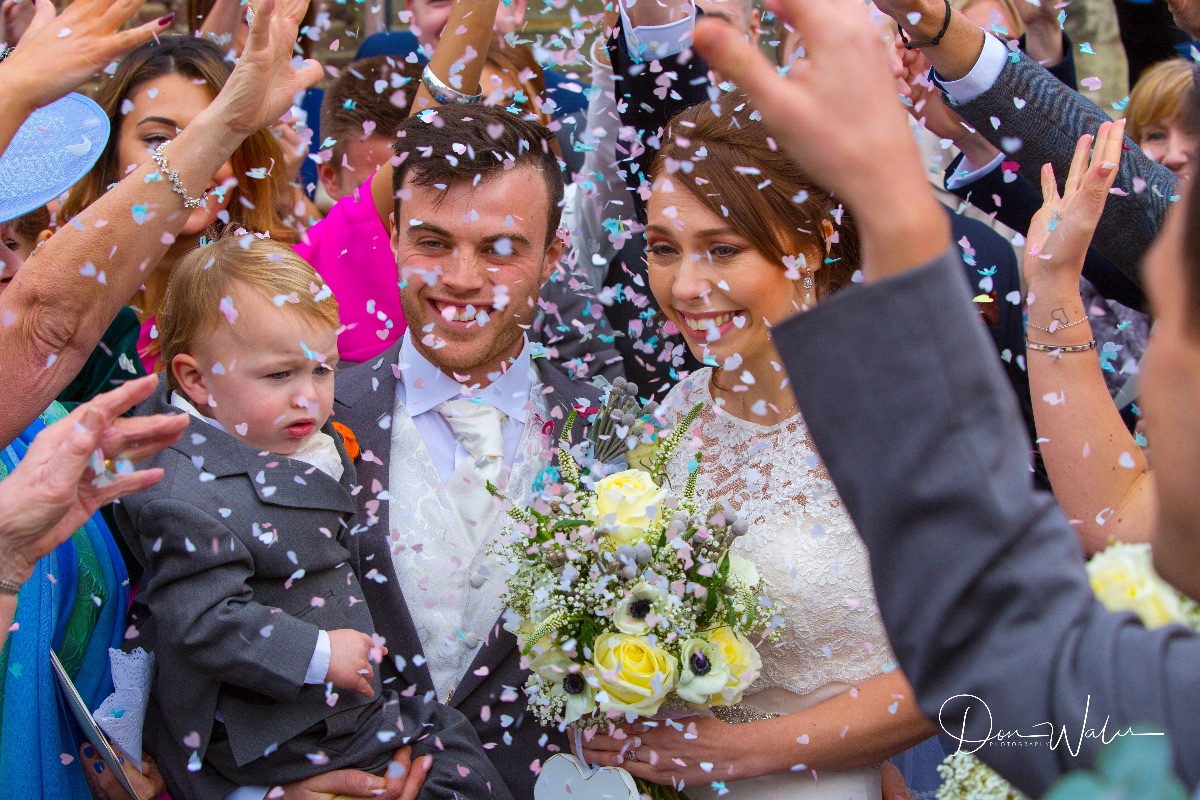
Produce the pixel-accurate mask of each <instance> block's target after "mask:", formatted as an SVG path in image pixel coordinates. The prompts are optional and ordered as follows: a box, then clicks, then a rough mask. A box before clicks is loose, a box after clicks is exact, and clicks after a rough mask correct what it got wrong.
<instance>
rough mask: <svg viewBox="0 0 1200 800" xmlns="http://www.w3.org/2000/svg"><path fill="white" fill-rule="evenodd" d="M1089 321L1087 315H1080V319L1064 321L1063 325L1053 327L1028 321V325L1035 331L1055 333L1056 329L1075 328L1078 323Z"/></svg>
mask: <svg viewBox="0 0 1200 800" xmlns="http://www.w3.org/2000/svg"><path fill="white" fill-rule="evenodd" d="M1087 321H1088V318H1087V317H1086V316H1085V317H1080V318H1079V319H1077V320H1075V321H1074V322H1064V323H1062V324H1061V325H1055V326H1054V327H1053V328H1043V327H1042V326H1041V325H1034V324H1033V323H1032V322H1030V323H1028V325H1029V327H1031V328H1033V329H1034V330H1035V331H1041V332H1043V333H1054V332H1055V331H1062V330H1066V329H1067V328H1074V327H1075V326H1076V325H1082V324H1083V323H1085V322H1087Z"/></svg>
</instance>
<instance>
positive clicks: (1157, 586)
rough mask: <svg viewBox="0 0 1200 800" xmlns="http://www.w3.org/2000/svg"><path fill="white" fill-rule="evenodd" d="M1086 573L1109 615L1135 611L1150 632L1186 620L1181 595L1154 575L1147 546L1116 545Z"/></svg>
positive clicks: (1099, 556) (1090, 565)
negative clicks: (1150, 629)
mask: <svg viewBox="0 0 1200 800" xmlns="http://www.w3.org/2000/svg"><path fill="white" fill-rule="evenodd" d="M1087 573H1088V580H1089V581H1090V582H1091V584H1092V591H1093V592H1094V593H1095V594H1096V599H1097V600H1099V601H1100V603H1101V604H1102V605H1103V606H1104V607H1105V608H1107V609H1108V610H1109V611H1132V612H1134V613H1135V614H1137V615H1138V617H1139V618H1140V619H1141V620H1142V624H1143V625H1145V626H1146V627H1147V628H1157V627H1160V626H1162V625H1167V624H1169V623H1172V622H1179V621H1181V620H1182V619H1183V605H1182V603H1180V600H1179V592H1178V591H1176V590H1175V589H1174V588H1173V587H1171V586H1170V585H1169V584H1168V583H1167V582H1166V581H1164V580H1163V579H1162V578H1160V577H1159V576H1158V573H1156V572H1155V571H1154V566H1153V565H1152V562H1151V560H1150V545H1148V544H1120V543H1118V544H1114V545H1112V546H1110V547H1109V548H1108V549H1107V550H1105V551H1104V552H1102V553H1098V554H1096V555H1095V556H1094V557H1093V558H1092V560H1091V561H1089V562H1088V564H1087Z"/></svg>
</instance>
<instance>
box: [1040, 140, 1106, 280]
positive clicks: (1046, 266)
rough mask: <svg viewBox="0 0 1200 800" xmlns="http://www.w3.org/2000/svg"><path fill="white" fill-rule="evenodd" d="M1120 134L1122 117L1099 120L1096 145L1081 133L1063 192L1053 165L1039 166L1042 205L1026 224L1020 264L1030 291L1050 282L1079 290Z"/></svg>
mask: <svg viewBox="0 0 1200 800" xmlns="http://www.w3.org/2000/svg"><path fill="white" fill-rule="evenodd" d="M1124 137H1125V120H1118V121H1116V122H1105V123H1104V124H1102V125H1101V126H1100V130H1098V131H1097V132H1096V137H1095V146H1094V147H1093V146H1092V145H1093V142H1092V137H1091V136H1087V135H1085V136H1083V137H1081V138H1080V139H1079V142H1078V143H1077V144H1076V145H1075V156H1074V158H1072V160H1071V169H1070V172H1069V173H1068V174H1067V180H1066V183H1065V184H1064V185H1063V192H1062V194H1061V195H1060V194H1059V193H1058V184H1057V182H1056V180H1055V177H1054V167H1052V166H1051V165H1050V164H1046V165H1044V166H1043V167H1042V199H1043V204H1042V207H1041V208H1040V209H1039V210H1038V212H1037V213H1036V214H1035V215H1034V216H1033V221H1032V222H1031V223H1030V224H1029V234H1028V236H1027V237H1026V245H1025V259H1024V264H1023V267H1024V270H1025V280H1026V282H1027V283H1028V284H1029V285H1030V291H1031V293H1034V294H1036V293H1037V291H1038V288H1040V287H1046V288H1049V287H1048V284H1052V285H1053V286H1054V287H1056V288H1061V289H1066V290H1069V292H1078V286H1079V275H1080V273H1081V272H1082V271H1083V260H1084V257H1085V256H1086V255H1087V249H1088V245H1090V244H1091V241H1092V235H1093V234H1094V233H1095V232H1096V225H1097V224H1098V223H1099V222H1100V215H1101V214H1103V213H1104V203H1105V201H1107V200H1108V190H1109V189H1111V188H1112V185H1113V181H1114V180H1115V179H1116V176H1117V168H1118V165H1119V164H1120V161H1121V145H1122V141H1123V140H1124ZM1089 149H1090V150H1091V158H1090V160H1089V158H1088V151H1089Z"/></svg>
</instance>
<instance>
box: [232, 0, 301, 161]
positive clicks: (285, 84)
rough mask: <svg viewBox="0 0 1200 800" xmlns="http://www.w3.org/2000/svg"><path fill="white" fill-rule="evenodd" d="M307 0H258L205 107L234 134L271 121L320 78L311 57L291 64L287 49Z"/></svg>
mask: <svg viewBox="0 0 1200 800" xmlns="http://www.w3.org/2000/svg"><path fill="white" fill-rule="evenodd" d="M307 10H308V0H260V1H259V3H258V5H257V7H256V8H255V12H254V19H253V20H251V22H250V35H249V37H248V38H247V39H246V49H245V50H243V51H242V55H241V57H240V58H238V63H237V66H236V67H235V68H234V70H233V74H232V75H230V76H229V80H227V81H226V82H225V86H224V88H223V89H221V93H220V94H218V95H217V97H216V99H215V100H213V104H212V106H211V107H210V108H212V109H213V111H214V112H215V113H218V114H219V115H220V118H221V119H222V120H223V121H224V123H225V124H226V125H227V126H228V127H229V128H230V129H231V131H232V132H233V133H235V134H237V135H239V136H243V137H245V136H248V135H250V134H251V133H253V132H254V131H256V130H258V129H259V128H266V127H268V126H270V125H274V124H275V123H276V122H277V121H278V120H279V118H280V117H282V116H283V113H284V112H285V111H287V110H288V108H290V107H291V105H292V99H293V98H294V97H295V96H296V93H297V92H302V91H304V90H305V89H307V88H308V87H310V86H312V85H313V84H314V83H316V82H317V81H319V80H320V79H321V74H322V70H321V65H320V64H318V63H317V62H316V61H315V60H313V59H311V58H310V59H306V60H304V61H299V63H293V61H292V49H293V48H294V47H295V44H296V34H297V32H298V31H299V28H300V22H301V20H303V19H304V12H305V11H307Z"/></svg>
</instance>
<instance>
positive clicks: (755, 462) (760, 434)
mask: <svg viewBox="0 0 1200 800" xmlns="http://www.w3.org/2000/svg"><path fill="white" fill-rule="evenodd" d="M710 377H711V370H708V369H703V370H699V371H697V372H696V373H694V374H693V375H692V376H691V377H690V378H689V379H688V380H687V381H685V382H683V383H681V384H679V385H678V386H676V387H675V388H674V389H672V390H671V392H670V394H669V395H668V396H667V397H666V398H665V399H664V402H663V405H664V407H666V409H667V413H668V416H669V419H670V420H671V421H674V420H677V419H678V418H679V416H681V415H682V413H683V410H684V409H687V408H690V407H691V406H693V405H695V404H696V403H697V402H700V403H704V406H705V407H704V410H703V411H702V412H701V414H700V416H699V418H698V419H697V422H696V425H695V427H694V428H693V431H692V436H690V437H688V438H687V439H685V441H684V444H683V446H682V447H681V448H680V452H679V453H678V454H677V455H676V457H675V458H674V459H673V461H672V463H671V464H670V465H669V467H668V477H669V479H670V480H671V483H672V485H677V486H682V485H683V482H684V481H686V480H687V476H688V464H689V462H692V461H693V459H694V458H695V456H696V454H697V453H698V452H699V453H703V458H702V460H701V465H700V475H699V478H698V479H697V483H696V486H697V496H698V498H699V499H700V501H701V505H702V507H703V506H705V505H708V504H712V503H715V502H717V501H720V500H723V501H725V502H727V503H728V504H729V505H730V506H732V507H733V508H734V509H736V510H737V511H739V512H741V513H742V514H743V515H744V516H745V517H746V519H747V521H748V522H749V523H750V532H749V533H748V534H747V535H746V536H745V537H743V538H742V539H740V540H739V542H738V547H739V548H741V550H742V552H743V554H744V555H745V556H746V557H747V558H750V559H751V560H752V561H754V563H755V564H756V565H757V567H758V569H759V572H760V573H761V574H762V576H763V581H764V584H765V587H766V589H767V591H768V592H769V593H770V595H771V597H772V598H773V599H774V600H775V601H776V602H777V603H779V604H780V606H781V607H782V609H783V613H784V616H785V619H786V620H787V626H786V628H785V629H784V631H783V641H782V642H780V643H779V644H778V645H776V646H774V647H771V648H764V649H763V650H762V651H760V653H761V655H762V659H763V673H762V677H761V678H760V680H759V683H758V685H757V688H758V689H766V688H770V687H781V688H784V689H787V690H788V691H791V692H794V693H796V694H799V695H804V694H808V693H809V692H811V691H813V690H815V689H819V688H820V687H822V686H824V685H826V684H829V683H854V682H858V681H862V680H865V679H867V678H870V677H873V676H874V675H877V674H879V673H881V672H883V671H884V670H886V669H888V668H890V667H891V666H892V665H893V664H894V661H893V658H892V653H891V648H890V647H889V645H888V641H887V635H886V633H885V632H884V629H883V623H882V621H881V620H880V617H879V612H878V609H877V607H876V604H875V594H874V589H873V585H872V582H871V574H870V563H869V561H868V559H867V553H866V548H865V546H864V545H863V543H862V540H861V539H860V538H859V536H858V533H857V531H855V529H854V525H853V523H852V522H851V521H850V517H849V515H848V514H847V513H846V510H845V508H844V506H843V505H842V501H841V498H840V497H839V496H838V494H837V490H836V489H835V488H834V486H833V483H832V481H830V479H829V475H828V473H827V472H826V470H825V465H824V463H823V462H822V461H821V459H820V457H819V456H818V455H817V452H816V449H815V447H814V446H813V443H812V440H811V439H810V438H809V435H808V430H807V428H806V426H805V424H804V420H803V419H802V418H801V417H800V416H798V415H797V416H794V417H792V418H790V419H788V420H785V421H783V422H781V423H779V424H778V425H772V426H766V425H757V424H755V423H752V422H747V421H745V420H741V419H738V418H736V417H734V416H732V415H730V414H727V413H725V412H724V411H723V410H721V409H720V408H719V407H717V406H716V405H715V404H714V403H713V400H712V396H711V393H710V391H709V379H710Z"/></svg>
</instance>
